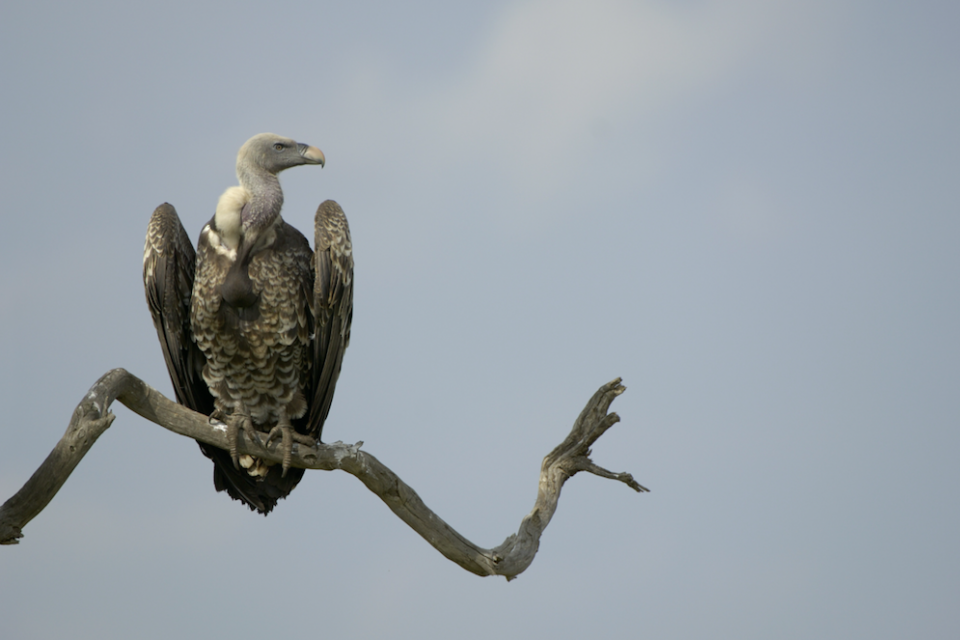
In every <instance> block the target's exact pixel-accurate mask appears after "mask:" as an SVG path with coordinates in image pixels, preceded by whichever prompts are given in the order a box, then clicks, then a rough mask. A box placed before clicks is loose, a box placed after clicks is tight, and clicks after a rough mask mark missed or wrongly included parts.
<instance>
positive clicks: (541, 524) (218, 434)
mask: <svg viewBox="0 0 960 640" xmlns="http://www.w3.org/2000/svg"><path fill="white" fill-rule="evenodd" d="M624 390H625V388H624V387H623V385H621V384H620V379H619V378H617V379H616V380H613V381H611V382H608V383H607V384H605V385H603V386H602V387H600V389H599V390H598V391H597V392H596V393H595V394H594V395H593V397H592V398H590V401H589V402H587V406H586V407H585V408H584V409H583V411H582V412H581V413H580V416H579V417H578V418H577V420H576V422H575V423H574V425H573V429H572V430H571V431H570V434H569V435H568V436H567V437H566V439H565V440H564V441H563V442H561V443H560V444H559V445H558V446H557V447H556V448H555V449H554V450H553V451H551V452H550V453H549V454H547V456H546V457H545V458H544V459H543V464H542V465H541V467H540V486H539V491H538V493H537V500H536V503H535V504H534V506H533V509H532V510H531V511H530V513H529V514H527V515H526V517H524V518H523V520H522V521H521V523H520V528H519V530H518V531H517V533H515V534H511V535H510V536H509V537H507V539H506V540H504V542H503V543H502V544H500V545H499V546H497V547H494V548H492V549H485V548H483V547H479V546H477V545H475V544H474V543H472V542H470V541H469V540H467V539H466V538H465V537H463V536H462V535H460V534H459V533H457V531H455V530H454V529H453V528H452V527H450V525H448V524H447V523H446V522H444V521H443V520H442V519H441V518H440V517H439V516H437V515H436V514H435V513H434V512H433V511H431V510H430V509H429V508H428V507H427V506H426V505H425V504H424V503H423V500H421V499H420V496H418V495H417V493H416V491H414V490H413V489H412V488H411V487H410V486H409V485H408V484H406V483H405V482H404V481H403V480H401V479H400V478H399V477H398V476H397V475H396V474H395V473H393V472H392V471H391V470H390V469H389V468H387V466H386V465H384V464H383V463H382V462H380V461H379V460H377V459H376V458H375V457H374V456H372V455H371V454H369V453H367V452H366V451H361V450H360V447H361V445H362V444H363V443H362V442H358V443H357V444H352V445H351V444H344V443H342V442H335V443H333V444H319V445H317V446H316V447H306V446H303V445H297V444H295V445H294V451H293V460H292V466H294V467H301V468H304V469H322V470H326V471H330V470H333V469H341V470H343V471H346V472H347V473H349V474H351V475H353V476H356V477H357V478H358V479H359V480H360V481H361V482H362V483H363V484H364V485H366V487H367V488H368V489H370V491H372V492H373V493H375V494H376V495H377V496H378V497H379V498H380V499H381V500H383V501H384V502H385V503H386V504H387V506H388V507H390V509H391V510H392V511H393V512H394V513H395V514H396V515H397V516H398V517H399V518H400V519H401V520H403V521H404V522H406V523H407V524H408V525H409V526H410V527H411V528H412V529H413V530H414V531H416V532H417V533H418V534H420V535H421V536H422V537H423V538H424V539H425V540H426V541H427V542H429V543H430V544H431V545H433V547H434V548H436V549H437V551H439V552H440V553H442V554H443V555H444V556H445V557H447V558H448V559H449V560H451V561H453V562H455V563H456V564H458V565H460V566H461V567H463V568H464V569H466V570H467V571H470V572H471V573H475V574H477V575H480V576H491V575H498V576H504V577H505V578H507V579H508V580H512V579H513V578H515V577H516V576H517V575H519V574H520V573H522V572H523V571H524V570H526V568H527V567H529V566H530V563H531V562H533V558H534V556H535V555H536V553H537V549H538V548H539V545H540V536H541V535H542V534H543V531H544V529H546V527H547V525H548V524H549V523H550V519H551V518H552V517H553V514H554V512H555V511H556V509H557V503H558V501H559V499H560V490H561V488H562V487H563V483H564V482H566V481H567V480H568V479H569V478H571V477H572V476H573V475H575V474H577V473H579V472H581V471H587V472H589V473H593V474H595V475H598V476H601V477H603V478H609V479H611V480H619V481H620V482H623V483H624V484H626V485H627V486H629V487H630V488H632V489H634V490H635V491H638V492H643V491H648V489H647V488H646V487H643V486H641V485H639V484H638V483H637V482H636V481H635V480H634V479H633V476H631V475H630V474H629V473H612V472H610V471H607V470H606V469H603V468H601V467H599V466H597V465H596V464H594V462H593V461H592V460H591V459H590V447H591V445H593V443H594V442H596V440H597V439H598V438H599V437H600V436H602V435H603V434H604V432H606V430H607V429H609V428H610V427H612V426H613V425H614V424H616V423H617V422H619V421H620V418H619V416H617V414H616V413H608V410H609V408H610V403H612V402H613V400H614V398H616V397H617V396H618V395H620V394H621V393H623V392H624ZM114 400H119V401H120V402H121V403H123V404H124V405H126V406H127V407H128V408H129V409H131V410H132V411H134V412H135V413H138V414H139V415H141V416H143V417H144V418H146V419H147V420H150V421H151V422H154V423H156V424H158V425H160V426H161V427H164V428H166V429H169V430H170V431H173V432H175V433H179V434H180V435H184V436H187V437H190V438H194V439H196V440H201V441H203V442H205V443H208V444H211V445H214V446H216V447H220V448H223V449H226V448H227V447H228V443H227V432H226V426H225V425H222V424H220V423H218V422H211V421H210V420H209V419H208V418H207V416H204V415H202V414H199V413H195V412H193V411H191V410H189V409H187V408H186V407H184V406H182V405H179V404H177V403H176V402H173V401H172V400H169V399H168V398H166V397H164V396H163V394H161V393H160V392H158V391H157V390H156V389H154V388H152V387H151V386H149V385H148V384H146V383H145V382H143V381H142V380H140V379H139V378H137V377H136V376H134V375H132V374H130V373H128V372H127V371H125V370H124V369H114V370H112V371H109V372H108V373H106V374H104V376H103V377H101V378H100V379H99V380H98V381H97V382H96V383H95V384H94V385H93V387H91V389H90V391H89V392H88V393H87V395H86V396H85V397H84V399H83V400H82V401H81V402H80V404H79V405H77V408H76V410H75V411H74V412H73V417H72V418H71V420H70V425H69V426H68V427H67V431H66V433H65V434H64V435H63V438H61V439H60V442H58V443H57V446H56V447H54V449H53V451H52V452H50V455H49V456H47V459H46V460H44V461H43V464H41V465H40V468H38V469H37V470H36V472H34V474H33V475H32V476H31V477H30V479H29V480H27V482H26V484H24V485H23V488H21V489H20V491H18V492H17V493H16V494H15V495H14V496H13V497H12V498H10V499H9V500H7V501H6V502H5V503H4V504H3V506H0V544H17V543H18V542H19V538H22V537H23V531H22V530H23V527H24V526H26V524H27V523H28V522H30V521H31V520H32V519H33V518H35V517H36V516H37V515H38V514H39V513H40V512H41V511H43V509H44V507H46V506H47V504H48V503H49V502H50V500H52V499H53V496H55V495H56V493H57V491H59V490H60V487H62V486H63V484H64V483H65V482H66V481H67V478H68V477H69V476H70V473H71V472H72V471H73V470H74V468H76V466H77V464H78V463H79V462H80V460H81V459H82V458H83V456H84V455H86V453H87V451H89V450H90V448H91V447H92V446H93V443H94V442H96V441H97V438H99V437H100V435H101V434H102V433H103V432H104V431H106V430H107V429H108V428H109V427H110V425H111V424H112V423H113V420H114V415H113V414H112V413H110V405H111V404H112V403H113V401H114ZM241 434H242V436H243V437H241V439H240V443H239V446H238V449H239V453H241V454H243V453H247V454H250V455H252V456H255V457H258V458H263V459H266V460H270V461H272V462H276V463H279V462H281V461H282V452H280V451H279V450H278V448H277V444H276V443H272V444H271V446H270V447H269V448H268V447H265V446H264V444H263V442H262V441H261V440H260V439H259V438H258V437H257V436H256V434H251V433H250V432H249V431H246V430H244V431H242V432H241Z"/></svg>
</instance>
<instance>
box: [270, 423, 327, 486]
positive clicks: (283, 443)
mask: <svg viewBox="0 0 960 640" xmlns="http://www.w3.org/2000/svg"><path fill="white" fill-rule="evenodd" d="M276 437H279V438H280V451H282V452H283V474H281V477H285V476H286V475H287V469H289V468H290V461H291V460H292V459H293V443H294V442H297V443H300V444H304V445H307V446H308V447H312V446H314V445H316V444H317V441H316V440H315V439H314V438H311V437H310V436H305V435H303V434H302V433H297V432H296V431H294V430H293V425H291V424H290V421H289V420H286V419H281V420H280V422H278V423H277V426H275V427H274V428H273V429H271V430H270V433H269V434H267V441H266V443H265V444H266V445H267V446H269V445H270V442H271V441H272V440H273V439H274V438H276Z"/></svg>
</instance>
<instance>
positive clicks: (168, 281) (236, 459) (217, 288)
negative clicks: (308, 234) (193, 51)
mask: <svg viewBox="0 0 960 640" xmlns="http://www.w3.org/2000/svg"><path fill="white" fill-rule="evenodd" d="M298 164H323V155H322V154H321V153H320V151H319V150H318V149H316V148H314V147H308V146H307V145H303V144H297V143H295V142H294V141H292V140H290V139H288V138H283V137H280V136H275V135H273V134H260V135H258V136H254V137H253V138H251V139H250V140H249V141H247V143H246V144H244V146H243V148H241V151H240V154H239V155H238V158H237V175H238V177H239V179H240V183H241V184H240V186H239V187H232V188H230V189H228V190H227V192H225V193H224V195H223V196H222V197H221V199H220V203H219V204H218V206H217V211H216V214H215V215H214V217H213V219H212V220H210V222H209V223H207V225H206V226H204V228H203V230H202V231H201V234H200V241H199V243H198V248H197V252H196V262H195V266H194V258H193V255H194V252H193V248H192V247H191V246H190V242H189V238H188V237H187V235H186V232H185V231H184V230H183V227H182V225H181V224H180V221H179V219H178V218H177V214H176V211H175V210H174V209H173V207H172V206H170V205H168V204H164V205H161V206H160V207H158V208H157V210H156V211H155V212H154V214H153V216H152V217H151V220H150V225H149V228H148V230H147V242H146V247H145V250H144V285H145V287H146V292H147V302H148V305H149V307H150V311H151V315H152V316H153V320H154V325H155V326H156V328H157V334H158V336H159V337H160V342H161V346H162V348H163V352H164V358H165V360H166V362H167V368H168V370H169V372H170V378H171V381H172V382H173V384H174V390H175V393H176V395H177V400H178V401H179V402H180V403H182V404H184V405H186V406H188V407H190V408H192V409H194V410H196V411H200V412H202V413H205V414H208V415H211V416H213V417H215V418H218V419H220V420H222V421H223V422H225V423H226V424H227V425H228V434H230V435H231V439H233V441H234V443H235V439H236V438H237V437H238V434H239V433H240V432H241V431H244V430H253V431H257V432H260V433H261V434H262V437H266V438H267V439H268V440H271V439H273V438H275V437H279V438H280V439H281V446H282V447H283V450H284V452H285V456H284V457H285V462H284V465H282V468H281V466H279V465H270V464H268V463H265V462H264V461H260V460H256V459H254V458H251V457H250V456H237V455H236V448H235V444H234V446H233V447H232V451H231V452H227V451H224V450H221V449H217V448H215V447H212V446H210V445H206V444H203V443H200V448H201V449H202V450H203V452H204V454H206V455H207V456H208V457H210V458H211V459H213V461H214V484H215V486H216V488H217V490H218V491H223V490H225V491H227V492H228V493H229V494H230V495H231V497H233V498H235V499H237V500H241V501H243V502H244V503H246V504H247V505H249V506H250V508H251V509H256V510H258V511H260V512H262V513H268V512H269V511H270V510H271V509H272V508H273V507H274V506H275V505H276V502H277V500H278V499H279V498H282V497H285V496H286V495H288V494H289V493H290V491H292V490H293V488H294V487H295V486H296V484H297V483H298V482H299V480H300V478H301V477H302V475H303V470H302V469H289V470H288V469H287V465H288V464H289V453H290V450H291V447H292V446H293V442H295V441H296V442H303V443H313V442H316V441H318V440H319V438H320V433H321V431H322V429H323V423H324V421H325V420H326V417H327V415H328V413H329V410H330V404H331V402H332V400H333V394H334V389H335V386H336V382H337V378H338V377H339V374H340V367H341V364H342V362H343V353H344V350H345V349H346V347H347V345H348V344H349V340H350V322H351V320H352V314H353V257H352V246H351V242H350V231H349V228H348V226H347V220H346V217H345V216H344V214H343V210H342V209H341V208H340V207H339V205H337V203H335V202H333V201H332V200H328V201H326V202H324V203H323V204H321V205H320V207H319V208H318V209H317V214H316V219H315V223H314V231H315V244H316V252H315V253H314V252H313V251H311V250H310V246H309V243H308V242H307V240H306V238H304V237H303V235H302V234H300V232H299V231H297V230H296V229H294V228H293V227H291V226H290V225H288V224H287V223H286V222H284V221H283V219H282V218H281V217H280V208H281V206H282V204H283V192H282V191H281V190H280V183H279V181H278V180H277V178H276V174H277V173H278V172H279V171H282V170H283V169H286V168H288V167H290V166H296V165H298ZM249 435H251V434H248V436H249ZM238 463H239V464H238Z"/></svg>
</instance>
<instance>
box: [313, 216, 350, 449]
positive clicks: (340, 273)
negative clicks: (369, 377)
mask: <svg viewBox="0 0 960 640" xmlns="http://www.w3.org/2000/svg"><path fill="white" fill-rule="evenodd" d="M314 247H315V252H314V275H315V279H314V288H313V317H314V321H315V325H314V338H313V362H312V366H311V369H310V381H309V382H310V387H309V388H308V389H307V394H306V395H307V402H308V403H309V406H310V409H309V413H308V416H307V419H308V422H307V428H308V433H309V434H310V435H312V436H314V437H316V438H318V439H319V438H320V433H321V431H322V430H323V423H324V421H325V420H326V419H327V414H328V413H330V405H331V403H332V402H333V392H334V389H335V387H336V385H337V378H339V377H340V366H341V364H342V363H343V352H344V351H346V349H347V345H349V344H350V323H351V322H352V320H353V245H352V244H351V242H350V227H349V226H348V225H347V217H346V216H345V215H344V213H343V209H341V208H340V205H338V204H337V203H336V202H334V201H333V200H327V201H325V202H324V203H323V204H321V205H320V206H319V207H318V208H317V215H316V219H315V221H314Z"/></svg>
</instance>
